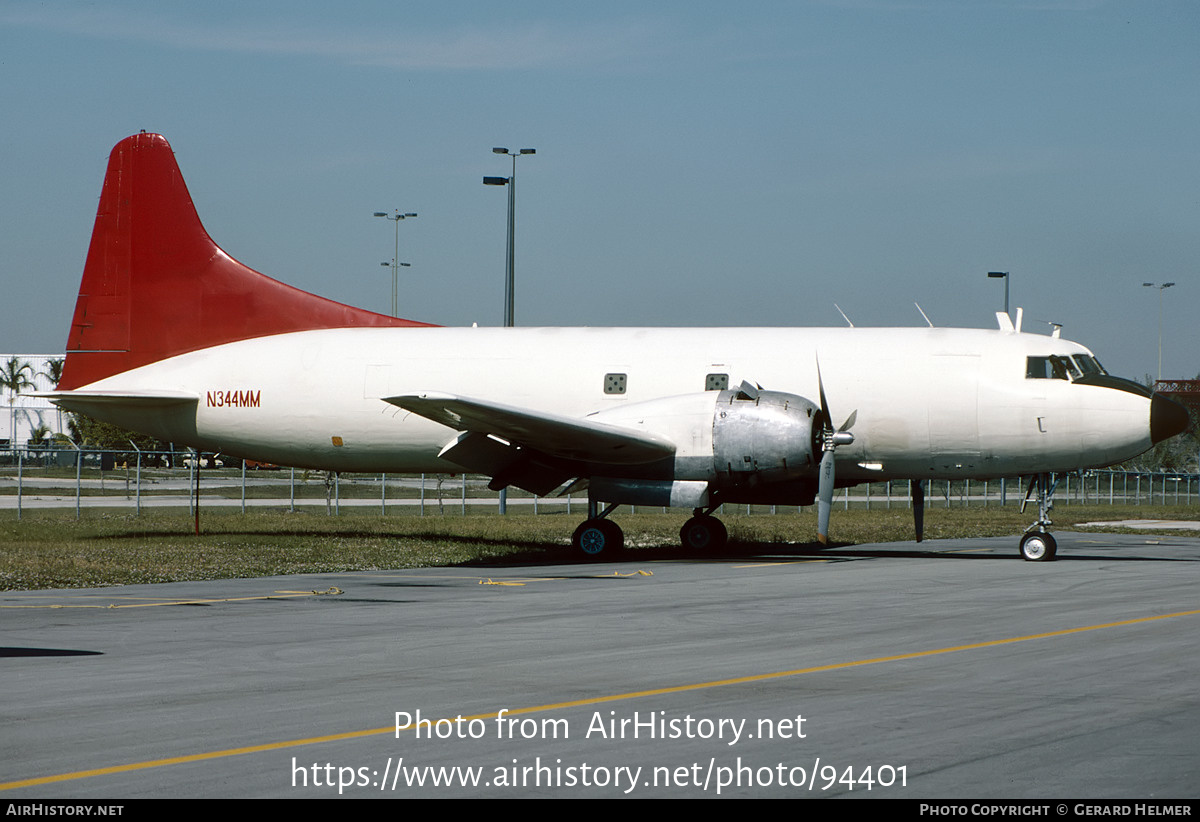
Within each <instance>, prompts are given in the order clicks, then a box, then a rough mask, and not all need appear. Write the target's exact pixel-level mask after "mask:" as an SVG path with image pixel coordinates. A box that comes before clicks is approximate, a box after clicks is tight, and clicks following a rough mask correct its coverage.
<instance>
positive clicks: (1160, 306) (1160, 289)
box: [1142, 283, 1175, 380]
mask: <svg viewBox="0 0 1200 822" xmlns="http://www.w3.org/2000/svg"><path fill="white" fill-rule="evenodd" d="M1173 285H1175V283H1162V284H1161V285H1160V284H1158V283H1142V288H1157V289H1158V379H1159V380H1161V379H1162V318H1163V296H1162V293H1163V291H1165V290H1166V289H1168V288H1170V287H1171V286H1173Z"/></svg>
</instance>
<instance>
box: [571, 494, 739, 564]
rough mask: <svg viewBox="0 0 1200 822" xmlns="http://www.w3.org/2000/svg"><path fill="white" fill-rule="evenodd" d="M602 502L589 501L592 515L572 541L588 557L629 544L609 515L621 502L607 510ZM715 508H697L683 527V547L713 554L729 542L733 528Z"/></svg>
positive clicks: (610, 552)
mask: <svg viewBox="0 0 1200 822" xmlns="http://www.w3.org/2000/svg"><path fill="white" fill-rule="evenodd" d="M599 507H600V506H599V504H598V503H595V502H589V503H588V518H587V519H586V520H584V521H583V522H582V523H580V525H579V527H578V528H576V529H575V533H574V535H573V536H572V537H571V545H572V547H574V548H575V550H577V551H580V552H582V553H583V555H584V557H585V558H587V559H597V560H598V559H605V558H609V557H612V556H615V555H617V554H619V553H621V551H622V550H623V549H624V548H625V534H624V533H623V532H622V531H621V526H619V525H617V524H616V523H615V522H613V521H612V520H611V519H608V515H609V514H611V513H612V512H613V511H614V510H616V508H617V506H616V505H615V504H614V505H609V506H608V507H607V508H605V509H604V510H603V511H600V510H599ZM714 509H715V506H714V508H709V509H708V510H705V509H703V508H697V509H696V510H695V511H694V513H693V516H692V518H691V519H689V520H688V521H687V522H685V523H684V524H683V527H682V528H680V529H679V542H680V544H682V545H683V549H684V550H685V551H688V552H689V553H693V554H711V553H715V552H717V551H720V550H722V549H723V548H724V547H725V545H726V544H727V543H728V542H729V532H728V531H727V530H725V525H724V523H722V522H721V520H719V519H717V518H716V517H714V516H713V515H712V512H713V510H714Z"/></svg>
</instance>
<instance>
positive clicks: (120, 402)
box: [27, 391, 200, 413]
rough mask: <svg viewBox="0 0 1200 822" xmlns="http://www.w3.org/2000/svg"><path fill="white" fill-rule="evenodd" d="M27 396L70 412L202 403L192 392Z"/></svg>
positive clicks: (109, 392)
mask: <svg viewBox="0 0 1200 822" xmlns="http://www.w3.org/2000/svg"><path fill="white" fill-rule="evenodd" d="M27 396H32V397H44V398H45V399H48V400H50V401H51V402H52V403H54V404H55V405H58V406H61V407H63V408H65V409H67V410H68V411H75V410H79V411H84V409H85V408H86V407H87V406H125V407H129V408H165V407H167V406H170V405H184V404H186V403H194V402H199V401H200V395H199V394H196V393H193V392H190V391H153V392H152V391H39V392H37V393H36V394H29V395H27ZM85 413H86V411H85Z"/></svg>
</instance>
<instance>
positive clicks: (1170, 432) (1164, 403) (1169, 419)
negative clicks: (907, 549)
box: [1150, 394, 1190, 445]
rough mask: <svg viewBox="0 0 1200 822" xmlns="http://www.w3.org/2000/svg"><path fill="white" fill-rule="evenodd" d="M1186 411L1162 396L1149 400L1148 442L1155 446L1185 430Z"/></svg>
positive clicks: (1187, 420)
mask: <svg viewBox="0 0 1200 822" xmlns="http://www.w3.org/2000/svg"><path fill="white" fill-rule="evenodd" d="M1189 422H1190V420H1189V419H1188V412H1187V409H1186V408H1184V407H1183V406H1182V405H1180V404H1179V403H1177V402H1175V401H1174V400H1169V399H1167V398H1166V397H1164V396H1163V395H1162V394H1155V395H1154V396H1153V397H1151V398H1150V440H1151V441H1152V442H1153V443H1154V444H1155V445H1157V444H1158V443H1160V442H1162V441H1163V440H1167V439H1170V438H1171V437H1173V436H1175V435H1176V434H1182V433H1183V432H1184V431H1185V430H1187V427H1188V423H1189Z"/></svg>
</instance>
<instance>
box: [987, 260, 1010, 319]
mask: <svg viewBox="0 0 1200 822" xmlns="http://www.w3.org/2000/svg"><path fill="white" fill-rule="evenodd" d="M988 277H990V278H992V279H993V280H995V279H1000V278H1001V277H1003V278H1004V313H1005V314H1008V316H1009V318H1010V319H1011V318H1012V314H1009V313H1008V272H1007V271H989V272H988Z"/></svg>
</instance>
